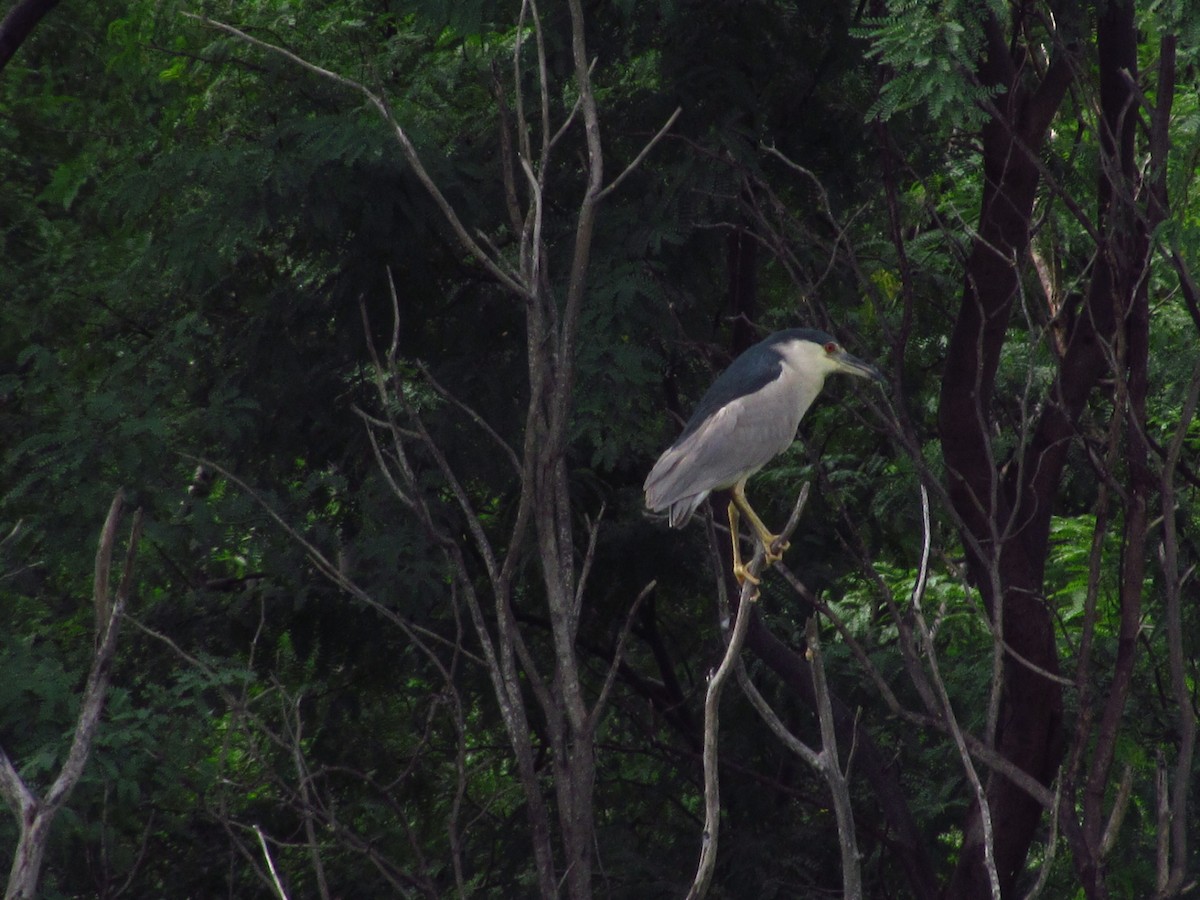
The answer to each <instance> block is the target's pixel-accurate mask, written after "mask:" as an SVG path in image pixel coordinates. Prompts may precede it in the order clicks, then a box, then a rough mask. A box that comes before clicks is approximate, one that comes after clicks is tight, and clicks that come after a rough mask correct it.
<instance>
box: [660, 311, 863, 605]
mask: <svg viewBox="0 0 1200 900" xmlns="http://www.w3.org/2000/svg"><path fill="white" fill-rule="evenodd" d="M835 372H845V373H846V374H847V375H858V376H859V377H861V378H874V379H876V380H877V381H880V382H883V381H884V378H883V376H882V375H881V374H880V373H879V370H878V369H876V368H875V367H874V366H870V365H867V363H865V362H863V361H862V360H861V359H858V358H857V357H854V356H851V355H850V354H849V353H847V352H846V351H845V350H843V349H842V347H841V345H840V344H838V342H837V341H835V340H834V339H833V338H832V337H830V336H829V335H828V334H826V333H825V332H823V331H814V330H812V329H808V328H790V329H788V330H786V331H777V332H775V333H774V334H772V335H771V336H770V337H768V338H766V339H765V340H763V341H760V342H759V343H757V344H755V345H754V346H753V347H751V348H750V349H749V350H747V351H746V352H745V353H743V354H742V355H741V356H739V357H738V358H737V359H735V360H734V361H733V364H732V365H731V366H730V367H729V368H728V369H726V370H725V371H724V372H723V373H722V374H721V377H720V378H718V379H717V380H716V381H715V382H713V385H712V387H710V388H709V389H708V392H707V393H706V394H705V395H704V396H703V397H702V398H701V400H700V404H699V405H698V406H697V407H696V411H695V412H694V413H692V417H691V419H689V420H688V423H687V425H686V426H685V427H684V429H683V434H681V435H680V436H679V439H678V440H677V441H675V443H674V444H672V445H671V446H670V447H669V448H668V449H667V451H666V452H665V453H663V455H662V456H660V457H659V458H658V462H657V463H655V464H654V468H653V469H651V470H650V474H649V475H648V476H647V478H646V484H645V485H644V489H645V491H646V506H648V507H649V508H650V509H651V510H653V511H655V512H660V511H662V510H664V509H665V510H669V513H668V518H669V521H670V523H671V527H673V528H679V527H681V526H683V525H685V524H687V521H688V519H690V518H691V516H692V513H694V512H695V511H696V508H697V507H699V506H700V504H701V503H703V502H704V498H705V497H707V496H708V495H709V494H710V493H711V492H712V491H719V490H724V489H726V488H732V489H733V501H732V502H731V503H730V504H729V530H730V533H731V537H732V539H733V573H734V575H735V576H737V579H738V581H739V582H740V581H744V580H746V579H747V578H748V577H750V575H749V573H748V572H747V571H746V568H745V566H744V565H742V555H741V550H740V548H739V546H738V521H739V515H738V514H739V511H740V512H741V513H742V514H744V515H745V516H746V518H747V519H749V520H750V524H751V525H753V526H754V531H755V532H756V533H757V535H758V538H759V540H761V541H762V542H763V546H764V547H765V548H766V552H767V561H768V562H769V563H770V562H775V561H776V560H778V559H779V558H780V556H781V554H782V553H783V551H784V550H786V549H787V546H786V545H784V546H782V547H780V548H779V549H778V551H777V550H776V549H775V547H774V545H775V543H776V542H777V541H778V540H779V536H778V535H774V534H772V533H771V532H770V530H769V529H768V528H767V526H766V525H764V524H763V521H762V519H760V518H759V517H758V515H757V514H756V513H755V512H754V510H753V509H751V507H750V503H749V502H748V501H747V500H746V479H747V478H749V477H750V476H751V475H753V474H754V473H755V472H757V471H758V470H759V469H761V468H762V467H763V466H765V465H766V464H767V463H768V462H770V461H771V460H772V459H774V458H775V457H776V456H778V455H779V454H780V453H782V452H783V451H784V450H786V449H787V448H788V447H790V446H791V444H792V441H794V440H795V439H796V429H797V428H798V427H799V425H800V419H801V418H802V417H803V416H804V413H805V412H807V411H808V408H809V406H811V405H812V402H813V400H815V399H816V398H817V394H819V393H821V388H822V387H824V386H825V378H826V376H828V375H832V374H833V373H835ZM751 580H752V581H753V580H755V579H753V578H751Z"/></svg>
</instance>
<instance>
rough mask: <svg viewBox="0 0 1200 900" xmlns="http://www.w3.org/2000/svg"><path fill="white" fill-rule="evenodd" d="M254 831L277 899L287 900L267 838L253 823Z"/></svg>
mask: <svg viewBox="0 0 1200 900" xmlns="http://www.w3.org/2000/svg"><path fill="white" fill-rule="evenodd" d="M254 833H255V834H256V835H258V843H259V846H261V847H262V852H263V857H264V858H265V859H266V861H267V868H268V869H269V870H270V872H271V881H272V882H273V884H274V887H275V893H276V894H278V895H279V900H288V895H287V891H285V890H284V889H283V884H282V883H281V882H280V880H279V873H278V872H276V871H275V861H274V860H273V859H271V850H270V848H268V847H267V839H266V838H265V837H263V833H262V829H261V828H259V827H258V826H257V825H255V826H254Z"/></svg>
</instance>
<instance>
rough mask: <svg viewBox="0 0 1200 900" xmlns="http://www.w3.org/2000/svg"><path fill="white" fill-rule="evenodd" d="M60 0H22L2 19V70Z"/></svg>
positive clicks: (0, 45) (0, 38)
mask: <svg viewBox="0 0 1200 900" xmlns="http://www.w3.org/2000/svg"><path fill="white" fill-rule="evenodd" d="M58 2H59V0H21V2H20V3H18V4H16V5H15V6H14V7H13V8H12V9H10V10H9V11H8V15H6V16H5V17H4V19H3V21H0V70H3V69H4V67H5V66H7V65H8V61H9V60H10V59H12V58H13V54H14V53H16V52H17V49H18V48H19V47H20V46H21V44H22V43H23V42H24V41H25V38H27V37H29V34H30V32H32V31H33V29H34V28H36V27H37V24H38V22H40V21H42V19H43V17H45V15H46V13H48V12H50V10H52V9H54V7H56V6H58Z"/></svg>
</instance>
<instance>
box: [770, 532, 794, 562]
mask: <svg viewBox="0 0 1200 900" xmlns="http://www.w3.org/2000/svg"><path fill="white" fill-rule="evenodd" d="M791 546H792V545H791V542H790V541H783V542H782V543H781V542H780V540H779V538H778V537H772V538H771V540H770V541H768V542H766V548H767V565H768V566H770V565H774V564H775V563H777V562H779V561H780V560H781V559H783V554H784V553H786V552H787V551H788V548H789V547H791Z"/></svg>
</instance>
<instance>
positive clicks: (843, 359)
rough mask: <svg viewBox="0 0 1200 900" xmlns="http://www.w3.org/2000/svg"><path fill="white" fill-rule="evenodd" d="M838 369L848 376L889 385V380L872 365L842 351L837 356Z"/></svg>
mask: <svg viewBox="0 0 1200 900" xmlns="http://www.w3.org/2000/svg"><path fill="white" fill-rule="evenodd" d="M836 359H837V362H838V367H839V368H840V369H841V370H842V371H843V372H845V373H846V374H847V375H857V376H858V377H860V378H871V379H873V380H875V381H878V382H879V383H880V384H887V379H886V378H884V377H883V373H882V372H880V371H879V370H878V369H877V368H875V367H874V366H873V365H871V364H870V363H866V362H863V361H862V360H861V359H859V358H858V357H857V356H853V355H852V354H849V353H847V352H846V351H845V350H841V351H839V352H838V353H837V356H836Z"/></svg>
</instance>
